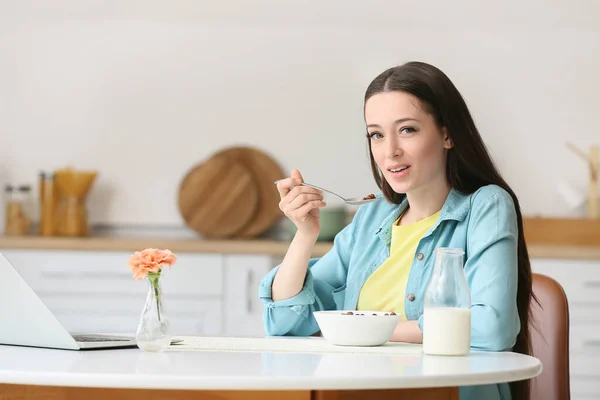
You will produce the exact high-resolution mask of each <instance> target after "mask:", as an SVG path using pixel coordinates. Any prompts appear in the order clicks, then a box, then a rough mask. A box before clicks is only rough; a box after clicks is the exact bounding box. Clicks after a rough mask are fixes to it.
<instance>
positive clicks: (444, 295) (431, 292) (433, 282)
mask: <svg viewBox="0 0 600 400" xmlns="http://www.w3.org/2000/svg"><path fill="white" fill-rule="evenodd" d="M463 255H464V252H463V251H462V249H451V248H444V247H441V248H438V249H436V251H435V261H434V267H433V273H432V274H431V278H430V280H429V285H428V286H427V290H426V292H425V301H424V310H423V352H424V353H425V354H432V355H444V356H462V355H467V354H468V353H469V351H470V348H471V292H470V290H469V286H468V285H467V280H466V278H465V273H464V271H463Z"/></svg>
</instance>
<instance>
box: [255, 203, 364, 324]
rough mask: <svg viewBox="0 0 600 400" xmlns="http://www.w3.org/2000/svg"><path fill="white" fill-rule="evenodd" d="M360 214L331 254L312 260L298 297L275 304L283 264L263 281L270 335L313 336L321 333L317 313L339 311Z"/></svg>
mask: <svg viewBox="0 0 600 400" xmlns="http://www.w3.org/2000/svg"><path fill="white" fill-rule="evenodd" d="M359 213H360V210H359V212H358V213H357V214H356V216H355V218H354V220H353V221H352V222H351V223H350V224H349V225H348V226H346V227H345V228H344V229H343V230H342V231H341V232H339V233H338V234H337V235H336V237H335V238H334V242H333V247H332V248H331V250H330V251H329V252H327V254H325V255H324V256H323V257H321V258H313V259H311V260H310V261H309V263H308V269H307V272H306V277H305V279H304V284H303V287H302V290H301V291H300V292H299V293H298V294H297V295H295V296H294V297H290V298H288V299H285V300H280V301H273V299H272V295H271V288H272V285H273V280H274V279H275V275H276V274H277V271H278V270H279V268H280V265H278V266H276V267H275V268H273V269H272V270H271V271H270V272H269V273H268V274H267V275H266V276H265V277H264V278H263V280H262V282H261V284H260V286H259V296H260V298H261V299H262V300H263V303H264V311H263V323H264V328H265V332H266V334H267V335H268V336H283V335H293V336H309V335H312V334H313V333H315V332H317V331H318V330H319V327H318V325H317V323H316V321H315V318H314V316H313V312H315V311H319V310H335V309H336V302H335V299H334V294H335V292H336V291H339V290H340V289H341V288H343V287H344V286H345V285H346V279H347V275H348V265H349V263H350V257H351V252H352V248H353V246H354V237H355V232H354V231H355V229H356V225H357V220H358V218H359Z"/></svg>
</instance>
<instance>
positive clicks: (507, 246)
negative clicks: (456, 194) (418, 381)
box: [464, 188, 520, 351]
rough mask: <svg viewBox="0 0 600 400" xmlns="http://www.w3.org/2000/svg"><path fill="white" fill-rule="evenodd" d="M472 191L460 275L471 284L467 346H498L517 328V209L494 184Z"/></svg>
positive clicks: (506, 346)
mask: <svg viewBox="0 0 600 400" xmlns="http://www.w3.org/2000/svg"><path fill="white" fill-rule="evenodd" d="M486 189H487V188H484V190H482V191H481V192H480V193H478V194H477V195H476V196H474V200H473V204H472V212H471V216H470V220H469V228H468V229H469V234H468V238H467V261H466V262H465V268H464V271H465V276H466V279H467V283H468V284H469V288H470V290H471V347H472V348H474V349H479V350H489V351H502V350H507V349H510V348H511V347H513V346H514V344H515V341H516V337H517V334H518V333H519V330H520V322H519V315H518V310H517V279H518V262H517V239H518V227H517V215H516V211H515V207H514V203H513V201H512V198H511V197H510V195H509V194H508V193H507V192H506V191H504V190H502V189H499V188H496V189H491V188H490V190H486Z"/></svg>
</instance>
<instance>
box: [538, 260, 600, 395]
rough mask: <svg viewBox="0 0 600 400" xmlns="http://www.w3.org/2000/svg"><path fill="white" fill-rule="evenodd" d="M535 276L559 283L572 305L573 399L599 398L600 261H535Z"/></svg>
mask: <svg viewBox="0 0 600 400" xmlns="http://www.w3.org/2000/svg"><path fill="white" fill-rule="evenodd" d="M531 268H532V270H533V272H536V273H540V274H544V275H547V276H550V277H552V278H554V279H555V280H556V281H558V282H559V283H560V284H561V285H562V287H563V289H564V291H565V294H566V295H567V300H568V302H569V328H570V335H569V363H570V376H571V399H573V400H588V399H590V400H591V399H597V398H598V395H599V394H600V383H599V382H600V260H568V259H563V260H556V259H543V258H533V259H532V260H531Z"/></svg>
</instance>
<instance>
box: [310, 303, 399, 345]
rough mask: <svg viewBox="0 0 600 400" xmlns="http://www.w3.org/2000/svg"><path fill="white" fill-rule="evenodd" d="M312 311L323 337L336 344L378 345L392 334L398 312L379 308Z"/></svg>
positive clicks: (386, 340) (396, 322)
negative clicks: (372, 309)
mask: <svg viewBox="0 0 600 400" xmlns="http://www.w3.org/2000/svg"><path fill="white" fill-rule="evenodd" d="M347 312H348V311H344V310H338V311H315V312H314V315H315V319H316V321H317V324H318V325H319V328H320V329H321V334H322V335H323V338H325V340H327V341H328V342H330V343H332V344H335V345H338V346H381V345H382V344H385V343H386V342H388V341H389V340H390V339H391V338H392V335H393V333H394V329H395V328H396V325H398V321H400V314H396V315H385V314H389V313H386V312H382V311H352V313H353V315H345V314H346V313H347Z"/></svg>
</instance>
